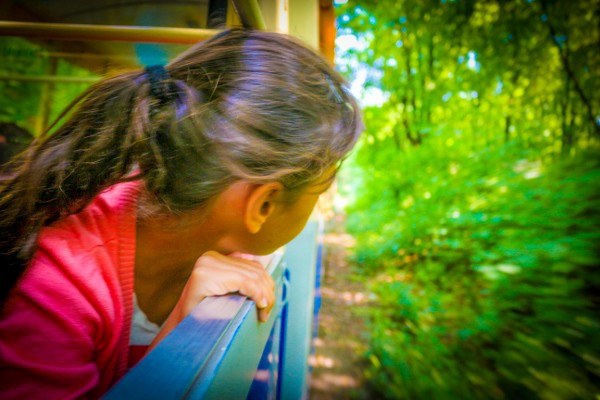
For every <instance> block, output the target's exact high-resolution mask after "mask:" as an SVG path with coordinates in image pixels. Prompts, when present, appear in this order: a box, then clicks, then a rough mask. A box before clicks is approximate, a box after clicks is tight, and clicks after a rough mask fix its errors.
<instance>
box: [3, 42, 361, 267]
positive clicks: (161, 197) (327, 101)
mask: <svg viewBox="0 0 600 400" xmlns="http://www.w3.org/2000/svg"><path fill="white" fill-rule="evenodd" d="M165 70H166V73H165V74H164V75H162V76H160V74H159V73H158V74H157V71H158V72H160V71H161V70H160V69H158V70H154V72H152V71H151V72H148V71H146V70H141V71H135V72H130V73H125V74H121V75H118V76H115V77H112V78H109V79H106V80H104V81H101V82H99V83H98V84H96V85H94V86H92V87H91V88H90V89H88V90H87V91H86V92H85V93H84V94H83V95H82V96H81V97H80V98H79V99H78V100H77V101H76V102H75V103H74V106H72V107H71V108H70V109H69V110H67V111H66V112H65V115H67V116H68V120H67V121H66V122H65V123H64V124H63V125H62V126H61V127H60V128H58V129H56V130H55V132H54V133H52V134H51V135H47V136H46V137H44V138H43V140H41V141H39V143H37V144H36V145H35V146H33V147H32V148H31V149H30V150H29V151H28V153H27V154H26V158H25V159H24V162H22V165H21V167H20V170H19V171H18V172H17V173H16V175H14V176H13V177H12V178H11V179H10V180H9V181H7V182H3V183H2V187H0V190H1V199H0V214H1V215H0V217H2V218H0V220H1V221H2V222H0V224H1V226H2V234H3V238H2V239H0V241H1V243H0V245H1V249H0V250H2V251H1V253H3V254H4V256H3V257H6V255H7V254H8V255H9V256H10V257H12V258H15V257H16V259H18V260H20V262H21V264H26V262H27V261H28V259H29V258H30V257H31V255H32V253H33V250H34V249H35V240H36V238H37V233H38V232H39V229H40V228H41V227H42V226H44V225H47V224H49V223H51V222H53V221H55V220H57V219H59V218H61V217H63V216H65V215H67V214H69V213H73V212H76V211H77V210H79V209H81V208H82V207H84V206H85V205H86V204H88V203H89V201H91V199H92V198H93V197H95V196H96V195H97V194H98V193H99V192H100V191H102V190H103V189H105V188H106V187H108V186H110V185H113V184H115V183H117V182H120V181H124V180H131V179H143V180H144V183H145V185H144V186H145V189H146V192H147V196H146V197H145V199H146V203H147V205H150V207H147V208H146V209H147V210H150V212H152V211H154V210H157V209H159V210H161V211H163V212H164V211H168V212H170V213H175V214H180V213H185V212H186V211H189V210H193V209H198V208H199V207H202V206H204V205H206V204H207V203H208V202H209V200H210V199H211V198H214V197H215V196H217V195H218V194H220V193H223V191H224V190H225V189H226V188H228V187H230V186H231V185H232V184H234V183H235V182H240V181H244V182H249V183H253V184H264V183H268V182H275V183H277V184H279V185H281V187H282V193H283V195H284V197H285V198H286V199H287V200H289V201H290V202H292V201H294V199H295V198H297V197H298V196H300V195H302V194H303V193H305V192H306V191H307V190H310V188H314V187H318V186H319V185H320V184H322V183H323V182H322V181H323V180H326V179H330V178H332V176H333V173H332V171H333V170H334V169H335V166H336V164H337V163H338V162H339V161H340V160H341V159H342V158H343V157H344V156H345V155H346V154H347V153H348V151H349V150H350V149H351V148H352V146H353V145H354V143H355V141H356V139H357V136H358V134H359V132H360V130H361V128H362V125H361V121H360V115H359V110H358V107H357V105H356V102H355V100H354V99H353V98H352V96H351V95H350V94H349V93H348V91H347V90H346V89H345V88H344V81H343V79H342V78H341V77H340V76H339V74H337V73H336V72H335V71H333V69H332V68H331V67H330V66H329V65H328V64H327V62H326V61H325V60H324V59H323V58H321V57H320V56H319V55H317V54H316V53H314V52H313V51H311V50H309V49H307V48H306V47H304V46H303V45H301V44H299V43H298V42H296V41H295V40H293V39H291V38H290V37H288V36H284V35H280V34H275V33H268V32H259V31H247V30H231V31H226V32H224V33H222V34H219V35H217V36H215V37H214V38H212V39H210V40H207V41H205V42H202V43H199V44H198V45H196V46H194V47H192V48H191V49H189V50H188V51H187V52H185V53H184V54H182V55H181V56H179V57H178V58H177V59H175V60H174V61H172V62H171V63H169V64H168V65H167V66H165ZM157 75H158V77H157ZM152 205H158V206H159V207H158V208H157V207H151V206H152Z"/></svg>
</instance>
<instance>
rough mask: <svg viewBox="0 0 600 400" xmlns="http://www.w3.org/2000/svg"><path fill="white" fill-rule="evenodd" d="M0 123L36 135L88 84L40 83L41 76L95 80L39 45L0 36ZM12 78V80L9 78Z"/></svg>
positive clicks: (81, 68)
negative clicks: (17, 127) (12, 124)
mask: <svg viewBox="0 0 600 400" xmlns="http://www.w3.org/2000/svg"><path fill="white" fill-rule="evenodd" d="M0 59H1V60H2V64H1V65H0V76H1V77H2V78H3V79H0V93H1V94H2V96H0V121H1V122H14V123H16V124H17V125H19V126H21V127H23V128H25V129H27V130H28V131H30V132H32V133H34V134H36V135H37V134H39V133H40V132H41V131H43V130H44V129H46V128H47V127H48V125H49V124H50V123H51V122H52V121H54V120H55V119H56V118H57V117H58V116H59V114H60V113H61V112H62V111H63V110H64V109H65V107H66V106H67V105H68V104H69V103H70V102H71V101H73V99H75V98H76V97H77V96H78V95H79V94H80V93H82V92H83V91H84V90H85V88H86V87H87V86H89V84H88V83H73V82H68V83H66V82H58V83H54V82H51V83H43V82H40V81H35V80H31V79H30V80H28V78H39V77H43V76H58V77H68V78H75V77H85V78H94V77H96V75H95V74H93V73H92V72H90V71H88V70H87V69H85V68H83V67H80V66H77V65H75V64H73V63H70V62H67V61H66V60H65V59H62V58H57V56H56V55H54V54H52V53H51V52H50V51H48V50H46V49H44V48H43V47H42V46H40V45H37V44H35V43H32V42H29V41H27V40H24V39H21V38H16V37H0ZM10 77H14V78H13V79H9V78H10Z"/></svg>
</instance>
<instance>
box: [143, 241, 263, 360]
mask: <svg viewBox="0 0 600 400" xmlns="http://www.w3.org/2000/svg"><path fill="white" fill-rule="evenodd" d="M236 292H237V293H240V294H242V295H244V296H247V297H249V298H250V299H251V300H253V301H254V302H255V303H256V306H257V308H258V318H259V320H260V321H262V322H265V321H267V320H268V319H269V313H270V312H271V309H272V308H273V306H274V305H275V282H274V281H273V278H271V276H270V275H269V274H268V273H267V271H266V270H265V267H264V266H263V265H262V264H260V263H259V262H257V261H253V260H248V259H245V258H244V259H243V258H238V257H235V256H225V255H223V254H220V253H217V252H216V251H208V252H206V253H204V254H203V255H202V256H201V257H200V258H198V260H197V261H196V264H195V265H194V269H193V270H192V274H191V275H190V277H189V279H188V281H187V283H186V285H185V287H184V288H183V291H182V293H181V296H180V298H179V301H178V302H177V304H176V305H175V307H174V308H173V311H171V314H169V317H168V318H167V320H166V321H165V323H164V325H163V327H162V329H161V330H160V332H159V333H158V335H157V336H156V338H155V339H154V340H153V341H152V344H151V345H150V348H151V349H152V348H153V347H154V346H156V344H158V342H160V341H161V340H162V339H163V338H164V337H165V336H167V334H168V333H169V332H171V330H173V328H175V326H177V324H179V322H181V321H182V320H183V319H184V318H185V317H186V316H187V315H188V314H189V313H190V312H192V310H193V309H194V307H196V305H198V303H200V302H201V301H202V300H204V298H205V297H208V296H220V295H225V294H228V293H236Z"/></svg>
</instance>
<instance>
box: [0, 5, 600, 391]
mask: <svg viewBox="0 0 600 400" xmlns="http://www.w3.org/2000/svg"><path fill="white" fill-rule="evenodd" d="M336 4H338V5H337V7H336V15H337V35H338V37H337V41H336V43H337V53H336V66H337V68H338V69H339V70H340V71H341V72H342V74H344V75H345V77H346V78H347V79H348V81H349V82H350V84H351V90H352V91H353V93H355V94H356V95H357V97H359V99H360V100H361V103H362V104H363V106H364V109H363V116H364V124H365V127H366V129H365V132H364V133H363V135H362V137H361V139H360V142H359V144H358V146H357V148H356V149H355V151H354V152H353V153H352V154H351V156H350V157H349V158H348V159H347V160H345V162H344V164H343V168H342V169H341V171H340V176H339V183H338V187H339V190H340V192H341V193H340V196H341V198H342V200H343V201H342V202H341V203H343V204H345V207H344V209H343V212H344V213H345V214H346V215H347V221H346V224H347V229H348V231H349V232H350V233H351V234H352V235H353V236H354V237H355V239H356V246H355V248H354V249H353V253H352V255H351V258H352V263H353V265H354V266H355V269H356V271H355V272H356V276H357V279H360V280H361V281H363V282H366V285H367V287H368V290H369V293H370V299H371V301H369V302H368V304H366V305H362V306H356V307H355V308H354V309H353V310H352V311H353V312H354V313H356V315H360V316H361V317H365V318H366V320H367V327H368V331H367V332H366V333H365V337H366V341H367V348H368V351H366V352H365V354H362V358H363V363H364V369H365V375H366V382H367V387H366V388H365V390H367V391H368V393H369V394H368V397H369V398H383V399H386V398H387V399H463V400H470V399H547V400H563V399H598V398H599V397H598V396H600V341H599V340H598V337H599V333H600V320H599V318H598V316H599V315H600V274H599V265H600V246H599V245H598V244H599V243H600V69H599V67H600V1H599V0H570V1H568V0H348V1H342V0H336ZM0 52H1V56H2V59H3V60H4V62H3V65H0V71H1V72H2V75H3V76H5V77H7V76H10V75H19V76H24V75H27V76H31V75H34V76H35V75H40V76H42V75H57V76H63V77H65V76H67V77H70V81H55V82H52V83H50V84H46V85H41V84H40V83H39V82H37V81H35V80H31V81H17V80H15V79H3V80H0V92H2V93H3V96H2V97H0V122H14V123H16V124H17V125H19V126H21V127H23V128H25V129H27V130H29V131H30V132H33V133H34V134H36V135H37V134H39V133H40V132H41V131H42V130H43V128H44V127H46V126H48V124H49V122H50V121H52V120H54V119H55V118H56V117H57V116H58V115H59V112H60V111H61V110H62V109H63V108H64V107H65V105H66V104H67V103H68V102H69V101H70V100H71V99H73V98H74V97H76V95H77V94H78V93H80V92H81V91H82V90H83V89H84V88H85V87H87V86H88V85H89V83H90V82H92V81H94V80H95V79H96V78H97V77H96V76H95V75H94V74H92V73H90V72H89V71H88V70H86V69H84V68H81V67H77V66H76V65H74V64H71V63H69V62H67V61H65V60H60V61H57V59H56V58H53V57H52V55H51V54H49V53H48V51H47V50H45V49H44V48H42V47H41V46H38V45H36V44H33V43H32V42H28V41H25V40H23V39H16V38H6V37H3V38H0ZM47 99H52V101H47Z"/></svg>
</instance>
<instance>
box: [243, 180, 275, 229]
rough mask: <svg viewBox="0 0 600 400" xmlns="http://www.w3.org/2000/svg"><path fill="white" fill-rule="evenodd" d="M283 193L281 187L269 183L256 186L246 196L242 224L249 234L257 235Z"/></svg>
mask: <svg viewBox="0 0 600 400" xmlns="http://www.w3.org/2000/svg"><path fill="white" fill-rule="evenodd" d="M282 193H283V185H282V184H281V183H279V182H269V183H263V184H260V185H256V186H255V187H254V188H253V189H252V191H251V193H250V196H248V200H247V201H246V209H245V212H244V224H245V226H246V229H247V230H248V232H250V233H258V232H259V231H260V230H261V228H262V226H263V224H264V223H265V222H266V221H267V219H269V217H270V216H271V215H272V214H273V211H275V208H276V207H279V204H278V200H279V199H280V198H281V195H282Z"/></svg>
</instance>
